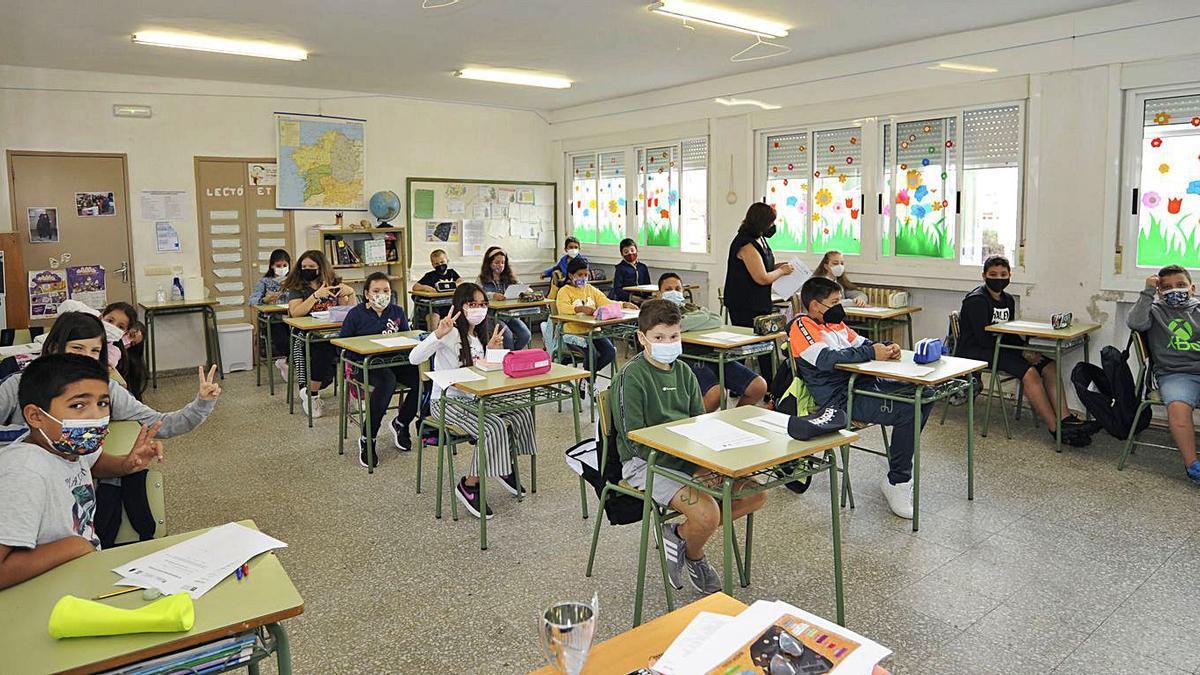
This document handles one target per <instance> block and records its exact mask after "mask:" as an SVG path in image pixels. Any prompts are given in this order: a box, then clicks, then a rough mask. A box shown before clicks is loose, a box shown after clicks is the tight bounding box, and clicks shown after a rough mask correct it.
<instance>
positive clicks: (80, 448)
mask: <svg viewBox="0 0 1200 675" xmlns="http://www.w3.org/2000/svg"><path fill="white" fill-rule="evenodd" d="M42 414H43V415H45V416H46V417H49V418H50V419H52V420H54V421H55V422H58V423H59V424H61V425H62V431H61V432H59V436H58V440H56V441H52V440H50V437H49V436H47V435H46V432H45V431H42V430H41V429H38V433H40V434H41V435H42V438H44V439H46V442H47V443H49V444H50V447H52V448H54V450H55V451H56V452H60V453H62V454H64V455H75V456H76V457H83V456H84V455H90V454H92V453H93V452H96V451H97V450H99V449H100V446H101V445H103V444H104V437H105V436H107V435H108V417H107V416H105V417H101V418H100V419H94V420H60V419H58V418H57V417H55V416H54V415H51V414H50V413H48V412H46V411H45V410H43V411H42Z"/></svg>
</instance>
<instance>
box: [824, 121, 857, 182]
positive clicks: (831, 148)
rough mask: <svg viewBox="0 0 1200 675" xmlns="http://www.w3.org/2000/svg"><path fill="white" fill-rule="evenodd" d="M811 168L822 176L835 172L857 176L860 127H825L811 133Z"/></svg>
mask: <svg viewBox="0 0 1200 675" xmlns="http://www.w3.org/2000/svg"><path fill="white" fill-rule="evenodd" d="M813 157H814V158H815V160H816V161H815V162H814V163H813V167H814V168H813V170H814V171H820V172H821V175H822V176H824V175H826V174H827V173H828V172H829V171H830V167H833V170H834V172H836V173H845V174H849V175H851V176H857V175H858V174H859V173H860V169H861V168H862V129H859V128H858V127H847V128H845V129H827V130H825V131H817V132H814V133H813Z"/></svg>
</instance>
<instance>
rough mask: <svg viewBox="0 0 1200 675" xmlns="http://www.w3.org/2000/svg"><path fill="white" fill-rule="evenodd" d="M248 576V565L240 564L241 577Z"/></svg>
mask: <svg viewBox="0 0 1200 675" xmlns="http://www.w3.org/2000/svg"><path fill="white" fill-rule="evenodd" d="M248 576H250V563H243V564H242V577H243V578H245V577H248Z"/></svg>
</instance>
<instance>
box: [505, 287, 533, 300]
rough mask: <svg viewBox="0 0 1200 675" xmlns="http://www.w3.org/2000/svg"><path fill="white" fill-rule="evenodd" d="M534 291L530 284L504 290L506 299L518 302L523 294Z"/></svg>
mask: <svg viewBox="0 0 1200 675" xmlns="http://www.w3.org/2000/svg"><path fill="white" fill-rule="evenodd" d="M532 290H533V289H532V288H530V287H529V286H528V284H512V285H510V286H509V287H508V288H506V289H504V299H505V300H516V299H518V298H520V297H521V294H522V293H528V292H530V291H532Z"/></svg>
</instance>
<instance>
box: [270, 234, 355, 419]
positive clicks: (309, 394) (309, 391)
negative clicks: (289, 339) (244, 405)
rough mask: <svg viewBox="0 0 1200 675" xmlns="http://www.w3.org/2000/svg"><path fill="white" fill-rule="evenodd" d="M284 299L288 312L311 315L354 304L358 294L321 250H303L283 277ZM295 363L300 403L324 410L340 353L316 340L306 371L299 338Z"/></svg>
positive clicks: (312, 411) (318, 412)
mask: <svg viewBox="0 0 1200 675" xmlns="http://www.w3.org/2000/svg"><path fill="white" fill-rule="evenodd" d="M281 286H282V288H283V298H282V301H283V302H287V305H288V316H292V317H299V316H308V315H309V314H312V313H313V312H320V311H326V310H328V309H329V308H330V307H333V306H335V305H354V304H356V303H357V302H358V297H357V295H355V293H354V289H353V288H350V287H349V286H347V285H346V284H344V283H342V280H341V279H339V278H337V277H336V276H334V274H333V268H332V267H330V266H329V262H328V261H327V260H326V259H325V254H324V253H321V252H320V251H316V250H310V251H305V252H304V253H302V254H300V257H299V258H297V259H296V265H295V266H294V267H292V268H291V269H289V270H288V275H287V276H286V277H284V279H283V283H282V284H281ZM292 348H293V350H294V351H293V354H292V363H293V364H296V369H297V372H298V374H299V380H300V389H301V394H302V395H301V396H300V405H301V407H303V408H304V412H305V413H308V414H311V415H312V416H313V417H320V416H321V415H323V414H324V413H325V407H324V405H323V404H322V403H321V399H320V398H319V396H318V395H319V394H320V392H321V390H322V389H324V388H325V387H327V386H329V385H330V384H331V383H332V382H333V378H334V375H335V374H336V373H335V369H336V362H337V354H336V352H335V350H334V348H333V345H331V344H329V343H328V342H314V343H312V344H311V345H310V346H309V359H310V361H311V366H312V372H311V373H305V372H304V347H303V345H301V344H300V343H299V341H296V344H294V345H293V346H292Z"/></svg>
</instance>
